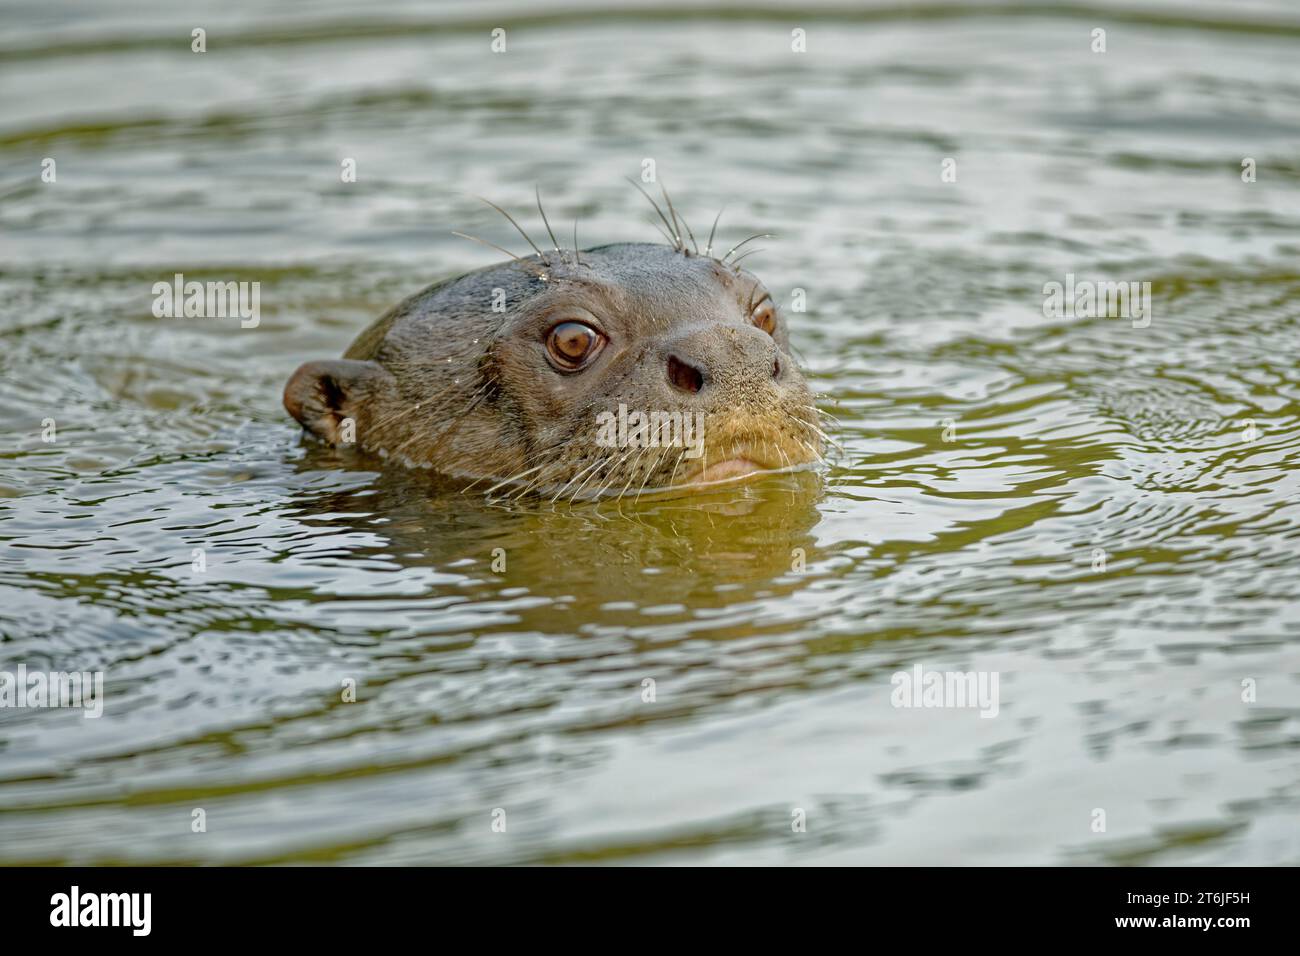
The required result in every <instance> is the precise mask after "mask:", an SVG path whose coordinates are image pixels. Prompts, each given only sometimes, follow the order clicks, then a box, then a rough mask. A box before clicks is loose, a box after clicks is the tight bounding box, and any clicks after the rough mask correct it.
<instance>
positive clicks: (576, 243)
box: [573, 217, 582, 265]
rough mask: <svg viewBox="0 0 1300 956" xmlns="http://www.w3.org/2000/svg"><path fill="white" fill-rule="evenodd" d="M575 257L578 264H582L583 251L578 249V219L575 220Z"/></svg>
mask: <svg viewBox="0 0 1300 956" xmlns="http://www.w3.org/2000/svg"><path fill="white" fill-rule="evenodd" d="M573 259H574V261H575V262H577V263H578V265H582V253H580V252H579V251H578V220H577V218H576V217H575V218H574V220H573Z"/></svg>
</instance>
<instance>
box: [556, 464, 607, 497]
mask: <svg viewBox="0 0 1300 956" xmlns="http://www.w3.org/2000/svg"><path fill="white" fill-rule="evenodd" d="M603 461H604V459H603V458H597V459H596V460H595V461H593V462H592V463H591V464H590V465H588V466H587V467H586V468H583V469H582V470H581V471H579V472H578V473H577V474H576V475H574V476H573V477H572V478H570V479H569V480H568V481H566V482H565V483H564V484H563V485H561V486H560V490H559V491H557V492H556V493H555V497H554V498H552V499H551V504H554V503H555V502H557V501H559V500H560V498H561V496H563V494H564V490H565V489H566V488H568V487H569V486H570V485H571V484H573V483H574V482H575V481H577V480H578V479H579V478H581V477H582V476H583V475H585V474H586V473H587V472H589V471H591V469H592V468H595V467H597V466H598V465H600V464H601V462H603Z"/></svg>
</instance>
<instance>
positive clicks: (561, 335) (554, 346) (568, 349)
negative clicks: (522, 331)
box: [546, 322, 605, 371]
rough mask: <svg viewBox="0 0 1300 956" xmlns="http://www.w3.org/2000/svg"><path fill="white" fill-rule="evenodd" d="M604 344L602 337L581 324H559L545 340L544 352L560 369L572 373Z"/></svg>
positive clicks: (589, 359)
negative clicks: (547, 353) (548, 354)
mask: <svg viewBox="0 0 1300 956" xmlns="http://www.w3.org/2000/svg"><path fill="white" fill-rule="evenodd" d="M604 342H605V338H604V336H602V335H601V334H600V333H599V332H597V331H596V330H595V329H593V328H592V327H591V326H590V325H586V324H584V323H582V322H561V323H560V324H559V325H557V326H556V327H555V328H553V329H551V332H550V335H548V336H547V338H546V350H547V351H548V352H549V353H550V354H551V358H552V359H553V360H554V361H555V362H556V364H558V365H559V366H560V367H561V368H563V369H567V370H569V371H573V370H576V369H579V368H582V366H584V365H586V364H587V363H588V362H590V361H591V360H592V359H593V358H595V357H596V353H597V352H599V351H600V347H601V345H603V344H604Z"/></svg>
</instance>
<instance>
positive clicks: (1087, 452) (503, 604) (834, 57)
mask: <svg viewBox="0 0 1300 956" xmlns="http://www.w3.org/2000/svg"><path fill="white" fill-rule="evenodd" d="M565 9H566V10H569V9H570V8H567V7H566V8H565ZM196 26H201V27H203V28H205V29H206V30H207V32H208V38H207V46H208V52H206V53H204V54H196V53H193V52H191V50H190V31H191V30H192V29H193V28H194V27H196ZM497 26H501V27H503V28H505V29H506V31H507V51H506V52H505V53H502V54H494V53H492V52H491V50H490V43H491V36H490V31H491V29H492V28H493V27H497ZM1098 27H1101V28H1104V29H1106V31H1107V37H1106V38H1107V49H1106V52H1105V53H1095V52H1093V51H1092V49H1091V44H1092V40H1091V32H1092V30H1093V29H1095V28H1098ZM795 28H803V29H805V30H806V31H807V43H808V51H807V52H806V53H803V54H795V53H792V51H791V30H792V29H795ZM1298 62H1300V15H1298V14H1297V13H1296V11H1294V9H1293V8H1292V6H1291V5H1290V4H1288V3H1284V2H1281V0H1279V2H1277V3H1250V4H1241V5H1233V7H1232V10H1231V11H1227V12H1224V11H1217V10H1216V8H1215V6H1214V5H1212V4H1199V3H1198V4H1191V5H1182V4H1172V3H1156V4H1150V5H1147V6H1143V7H1141V8H1140V10H1139V9H1138V8H1135V7H1133V6H1132V5H1127V4H1125V5H1115V6H1107V5H1099V6H1090V5H1088V4H1074V5H1070V6H1068V7H1060V6H1053V7H1049V6H1043V7H1038V6H1036V5H1033V4H1017V5H1014V6H1010V7H1001V8H999V7H998V6H997V5H989V6H981V5H979V4H971V5H961V6H958V5H953V6H946V5H926V6H924V7H909V6H907V5H901V6H896V5H890V6H879V7H868V8H865V9H864V8H862V7H861V5H854V6H852V7H849V6H845V7H837V6H835V5H830V6H825V7H819V8H818V9H817V10H816V11H812V12H807V11H804V12H801V11H800V10H799V7H798V5H791V6H790V7H769V8H762V9H755V8H753V6H752V5H748V4H747V5H743V6H740V7H736V8H730V9H729V8H727V7H725V6H718V7H700V6H699V5H690V6H688V7H685V8H683V9H682V10H680V11H676V12H674V11H672V10H671V9H669V10H665V9H664V8H663V7H662V5H654V7H653V8H652V9H650V10H648V11H647V12H646V13H645V14H643V15H637V14H635V13H633V12H623V13H620V14H618V15H614V14H610V13H608V12H598V11H596V10H594V9H593V10H592V11H589V12H581V11H579V12H551V11H548V10H545V9H543V10H542V11H541V12H538V8H537V6H536V5H534V4H528V5H523V6H521V7H519V8H517V10H516V12H515V13H511V8H510V7H508V6H504V7H503V6H485V5H482V4H468V5H463V6H462V5H449V6H446V7H443V8H438V9H435V10H433V11H431V10H429V9H428V8H424V7H421V6H416V5H414V4H412V5H410V6H403V5H400V4H399V5H396V6H394V7H392V8H391V9H390V8H386V9H385V10H384V11H382V12H373V13H372V12H369V11H366V12H364V13H363V12H360V11H359V9H358V8H356V7H355V5H353V4H345V3H342V2H330V0H322V2H313V3H295V4H284V5H282V6H281V5H269V6H268V5H266V4H258V3H253V2H251V0H240V2H237V3H222V4H216V3H213V4H211V5H206V6H205V5H195V6H192V7H188V8H187V7H185V6H183V5H177V4H164V3H161V2H156V0H140V2H136V3H131V4H122V5H116V4H115V5H103V4H94V3H89V2H86V3H76V2H69V0H49V2H41V3H35V2H31V3H19V4H11V5H10V6H9V8H8V9H7V12H6V13H5V16H4V27H3V32H2V33H0V76H2V77H3V80H2V82H0V169H3V180H0V335H3V345H4V348H3V350H0V437H2V444H0V495H3V497H0V542H3V545H2V549H0V670H9V671H12V670H13V669H14V668H15V667H16V666H18V665H19V664H23V665H25V666H26V667H27V668H29V669H47V670H49V669H53V670H85V671H96V670H100V671H103V672H104V675H105V698H104V716H103V717H101V718H99V719H86V718H84V717H83V716H81V714H80V713H78V712H76V711H73V710H62V709H45V710H34V709H24V710H16V709H0V862H3V863H37V862H46V863H53V862H67V863H127V862H135V863H177V862H182V863H183V862H203V863H283V862H289V863H572V862H588V861H594V862H604V863H849V862H853V863H888V864H899V863H970V864H1027V863H1047V864H1062V863H1064V864H1072V863H1086V864H1096V863H1100V864H1166V863H1185V862H1195V863H1210V864H1241V863H1245V864H1269V863H1290V864H1295V863H1298V862H1300V830H1298V829H1297V826H1296V819H1297V815H1296V814H1297V809H1298V804H1300V750H1298V749H1297V745H1298V743H1300V707H1298V706H1297V702H1298V701H1300V688H1298V687H1297V680H1298V678H1300V561H1298V560H1297V557H1298V555H1300V477H1298V474H1297V466H1296V462H1297V458H1298V456H1300V368H1298V367H1297V355H1300V268H1297V261H1298V260H1297V253H1300V159H1297V156H1298V155H1300V154H1298V153H1297V149H1298V147H1300V77H1298V76H1297V72H1296V64H1297V63H1298ZM950 157H951V158H954V159H955V160H956V164H957V165H956V171H957V175H956V181H955V182H944V181H943V179H942V177H941V171H942V163H943V160H944V159H945V158H950ZM1247 157H1249V158H1252V159H1254V160H1255V163H1256V168H1257V177H1256V181H1255V182H1251V183H1247V182H1243V179H1242V175H1241V174H1242V161H1243V159H1244V158H1247ZM45 158H52V159H54V160H55V161H56V164H57V166H56V168H57V178H56V181H55V182H53V183H45V182H42V181H41V164H42V160H43V159H45ZM347 158H351V159H355V160H356V165H357V171H358V180H357V182H355V183H347V184H345V183H342V182H341V181H340V164H341V163H342V161H343V160H344V159H347ZM647 158H651V159H653V160H654V161H655V165H656V169H657V172H658V175H659V178H660V179H661V180H662V181H663V182H665V183H666V184H667V185H668V187H669V188H670V190H672V192H673V198H674V200H675V202H676V203H677V206H678V208H679V209H680V210H681V211H683V212H684V213H685V215H686V216H687V217H688V219H689V220H690V221H691V223H692V225H693V226H694V227H695V229H696V231H697V232H699V231H701V227H702V226H703V227H707V225H708V223H709V222H710V221H711V220H712V218H713V216H714V214H715V213H716V212H717V210H718V208H719V207H721V206H723V205H725V206H726V212H725V213H724V215H723V219H722V224H721V226H720V229H721V231H722V234H723V239H724V240H728V239H729V240H730V242H735V241H737V240H738V239H740V238H743V237H744V236H747V235H749V234H751V233H755V232H772V233H775V234H776V236H777V238H776V239H774V240H771V241H769V242H766V243H764V244H763V245H764V246H765V249H766V251H765V252H763V253H762V254H760V255H755V256H752V257H750V258H749V259H747V260H746V263H745V264H746V266H748V267H750V268H752V269H753V271H754V272H755V273H756V274H757V275H758V276H759V277H761V278H762V279H763V281H764V282H765V283H766V284H767V286H768V287H769V288H770V289H772V291H773V293H774V295H775V297H776V298H777V299H778V301H779V302H780V303H781V304H782V305H783V306H785V307H786V312H785V317H786V320H787V321H788V322H789V323H790V326H791V329H792V337H793V340H794V342H795V344H796V346H797V349H798V352H799V354H800V357H801V360H802V362H803V364H804V366H805V369H806V372H807V374H808V377H809V380H810V382H811V383H812V385H813V387H814V388H815V389H816V391H817V392H818V395H819V404H820V405H821V408H822V409H823V410H824V411H825V412H826V413H828V415H831V416H834V419H835V423H834V426H833V432H834V435H835V437H836V439H837V440H838V441H839V442H840V443H842V445H843V446H844V452H843V454H842V455H839V456H837V457H835V458H833V460H832V461H831V462H830V463H829V465H828V466H827V467H826V468H825V469H824V470H823V471H822V472H820V473H817V474H798V475H785V476H777V477H771V478H768V479H764V480H760V481H757V482H753V483H748V484H739V485H729V486H723V487H721V488H720V489H719V490H717V491H715V492H713V493H710V494H708V495H702V496H695V497H689V498H676V499H667V500H662V499H658V500H649V499H646V500H642V501H639V502H632V501H624V502H621V503H617V504H616V503H613V502H606V503H601V504H591V503H588V504H577V505H572V506H569V505H563V504H561V505H554V506H553V505H551V504H549V503H546V502H543V503H540V504H539V503H528V502H520V503H513V502H505V501H493V500H485V499H484V498H483V497H482V496H481V495H476V494H473V493H470V494H459V493H456V492H447V491H446V490H443V489H439V488H437V487H436V486H434V485H432V484H431V483H430V481H429V480H428V478H427V476H423V475H415V474H410V473H406V472H402V471H400V470H397V471H387V472H380V471H378V470H374V469H370V468H367V467H366V466H365V465H364V464H359V463H357V462H356V461H355V460H352V459H350V458H348V457H346V456H344V455H338V454H335V453H331V452H326V451H322V450H320V449H318V448H309V447H307V446H306V445H305V444H304V443H303V442H302V441H301V439H300V436H299V432H298V429H297V428H296V426H294V425H293V423H292V422H291V421H290V420H289V419H288V418H287V416H286V415H285V414H284V412H283V409H282V408H281V407H280V390H281V388H282V386H283V384H284V381H285V379H286V378H287V376H288V375H289V374H290V372H292V371H293V369H294V368H295V367H296V366H297V365H298V364H299V363H300V362H302V361H304V360H306V359H309V358H326V357H336V356H338V355H339V354H340V353H341V352H342V351H343V349H344V348H345V347H346V346H347V344H348V343H349V342H350V341H351V339H352V337H353V336H354V335H355V333H356V332H357V331H358V330H359V329H361V328H362V327H363V326H364V325H365V324H366V323H367V322H368V321H369V320H370V319H371V318H373V317H374V316H375V315H377V314H378V313H380V312H381V311H383V310H384V309H385V308H387V307H388V306H389V305H391V304H392V303H393V302H395V301H397V300H398V299H400V298H402V297H404V296H405V295H407V294H410V293H411V292H414V291H416V290H417V289H419V288H421V287H423V286H425V285H427V284H429V283H430V282H432V281H434V280H436V279H439V278H442V277H444V276H447V275H451V274H455V273H457V272H459V271H464V270H468V269H471V268H476V267H478V266H481V265H485V264H487V263H489V262H491V261H493V257H494V254H493V253H491V252H490V251H488V250H485V249H483V248H481V247H478V246H475V245H473V244H471V243H467V242H464V241H462V240H459V239H457V238H455V237H453V236H452V235H451V234H450V233H451V230H453V229H455V230H461V231H468V232H471V233H474V234H477V235H480V236H483V237H485V238H487V239H490V240H491V241H494V242H500V243H504V244H507V245H510V244H512V243H513V244H514V245H515V246H518V245H520V243H519V241H518V238H517V236H512V233H511V231H510V229H509V227H508V225H506V224H505V223H504V222H503V221H501V220H500V219H499V218H496V217H494V216H493V215H492V214H490V212H488V211H486V210H485V209H484V207H483V206H482V205H481V204H480V203H479V202H478V201H477V200H476V199H474V198H473V197H474V196H475V195H484V196H487V197H489V198H491V199H493V200H494V201H496V202H499V203H502V204H504V205H506V206H507V208H510V209H512V210H514V211H516V213H518V214H520V215H521V217H524V216H526V219H525V222H526V224H527V225H528V226H529V227H530V228H533V229H535V231H537V232H540V228H538V226H539V223H538V222H537V220H536V217H535V216H527V210H528V205H529V203H530V201H531V197H532V191H533V187H534V184H540V186H541V188H542V190H543V193H544V195H545V196H546V197H547V199H548V210H549V211H550V212H551V214H552V216H553V218H554V219H555V220H558V221H561V222H563V223H564V224H565V225H564V233H565V234H566V235H567V229H568V225H569V224H570V223H571V221H572V220H573V219H574V218H575V217H576V218H578V219H579V220H580V225H579V231H580V238H581V240H582V242H583V243H584V244H587V245H596V244H599V243H604V242H616V241H626V240H636V241H653V240H654V239H655V236H656V233H655V232H654V230H653V228H652V226H651V225H650V222H651V220H650V218H649V215H648V212H649V211H648V207H646V206H645V204H644V200H642V199H641V197H640V196H638V195H637V194H636V192H635V191H634V190H633V189H632V188H631V187H629V186H628V185H627V184H626V183H625V182H624V181H623V177H625V176H633V177H635V176H638V175H639V174H640V172H641V170H642V163H643V160H645V159H647ZM177 272H181V273H184V274H185V276H186V278H189V279H199V280H222V281H228V280H248V281H258V282H260V283H261V321H260V324H259V325H258V326H257V327H256V328H248V329H243V328H240V326H239V323H238V321H237V320H232V319H225V320H223V319H158V318H155V317H154V316H153V315H152V313H151V305H152V301H153V293H152V286H153V284H154V283H155V282H157V281H160V280H164V281H169V280H170V279H171V277H172V276H173V275H174V274H175V273H177ZM1067 274H1073V275H1075V276H1077V277H1079V278H1084V279H1095V280H1117V281H1119V280H1122V281H1139V282H1141V281H1149V282H1150V283H1151V321H1150V323H1149V325H1146V326H1145V327H1138V326H1140V325H1141V323H1136V322H1131V321H1129V320H1127V319H1123V318H1118V317H1115V318H1109V317H1097V318H1089V317H1086V316H1082V317H1071V316H1058V317H1048V316H1046V315H1045V314H1044V295H1043V285H1044V283H1047V282H1052V281H1061V282H1064V281H1065V278H1066V276H1067ZM796 289H802V290H804V293H805V295H806V302H807V309H806V311H804V312H796V311H794V310H793V309H792V308H790V306H791V305H792V303H793V297H794V295H795V292H794V290H796ZM47 419H53V420H54V422H55V424H56V434H57V440H56V441H53V442H46V441H43V440H42V432H43V422H45V421H46V420H47ZM498 548H499V549H503V551H504V554H505V555H506V560H507V563H506V568H505V569H504V571H500V572H498V571H494V570H493V568H492V553H493V551H494V549H498ZM195 549H201V550H202V551H203V553H204V556H205V562H206V569H205V570H203V571H202V572H201V573H199V572H195V571H194V570H193V565H192V562H193V552H194V550H195ZM917 665H920V666H921V667H922V668H923V669H924V670H926V671H930V670H934V671H963V672H964V671H970V672H979V673H985V674H997V675H998V676H999V681H1000V683H999V687H1000V699H999V706H998V710H997V715H996V716H995V717H992V718H984V717H981V716H980V713H979V712H978V711H977V710H975V709H971V708H954V707H949V708H932V709H929V708H904V707H896V706H893V704H892V703H891V691H892V690H893V686H892V683H891V681H892V678H893V677H894V675H895V674H897V673H899V672H904V673H912V669H913V668H914V667H916V666H917ZM647 681H653V685H648V684H647V683H646V682H647ZM344 682H355V687H356V698H357V699H356V700H355V701H354V702H345V701H344V700H343V699H342V697H343V692H342V689H341V688H342V686H343V684H344ZM650 686H653V690H654V694H653V697H654V699H653V701H648V700H646V699H645V698H646V697H647V696H649V695H648V692H647V688H648V687H650ZM196 809H202V810H203V811H204V816H205V820H206V832H199V833H196V832H194V831H193V827H192V822H193V820H194V818H195V813H194V811H195V810H196ZM498 810H500V811H504V819H505V820H506V821H507V825H506V828H505V832H495V831H494V829H493V821H494V819H498V818H500V817H501V814H497V813H495V811H498ZM1098 810H1101V811H1104V815H1105V816H1104V819H1105V829H1104V831H1099V830H1098V829H1097V827H1096V821H1097V819H1098V815H1097V811H1098ZM801 815H802V819H803V821H804V823H805V826H804V829H803V831H802V832H799V831H798V830H797V828H796V826H794V824H795V823H797V822H798V820H799V819H800V816H801Z"/></svg>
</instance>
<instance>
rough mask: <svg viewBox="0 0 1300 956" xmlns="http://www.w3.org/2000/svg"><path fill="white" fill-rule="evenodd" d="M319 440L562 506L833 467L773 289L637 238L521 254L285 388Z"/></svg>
mask: <svg viewBox="0 0 1300 956" xmlns="http://www.w3.org/2000/svg"><path fill="white" fill-rule="evenodd" d="M284 404H285V408H286V409H288V411H289V412H290V414H292V415H293V416H294V418H296V419H297V420H298V421H299V422H301V423H302V425H303V426H304V427H305V428H307V429H308V430H309V431H310V432H312V433H313V434H314V435H316V436H317V437H318V438H320V439H322V440H324V441H326V442H330V443H332V444H336V445H346V444H352V443H355V444H356V445H357V446H359V447H360V448H361V449H363V450H365V451H367V452H370V453H374V454H379V455H382V456H385V457H388V458H394V459H397V460H399V461H402V462H404V463H406V464H410V465H416V466H420V467H427V468H432V469H434V470H435V471H437V472H440V473H442V474H444V475H447V476H449V477H451V478H454V479H463V480H466V481H470V482H482V481H485V482H488V483H489V484H491V485H493V486H498V487H506V486H509V487H511V488H516V489H518V490H519V491H520V492H521V493H534V494H540V495H547V496H553V497H555V498H560V497H565V498H584V497H595V496H599V495H602V494H620V493H623V494H626V493H630V492H636V493H640V492H642V491H649V490H659V489H663V488H668V487H679V486H692V485H698V484H702V483H710V482H714V481H720V480H725V479H729V478H735V477H740V476H744V475H748V474H754V473H757V472H761V471H765V470H771V469H780V468H789V467H794V466H798V465H804V464H808V463H810V462H814V461H817V460H819V459H820V457H821V451H822V441H821V436H822V432H821V429H820V427H819V425H818V415H817V411H816V407H815V406H814V404H813V396H812V392H811V391H810V389H809V388H808V385H807V383H806V382H805V381H804V378H803V376H802V375H801V374H800V372H799V370H798V368H797V367H796V365H795V362H794V360H793V359H792V358H791V357H790V354H789V338H788V332H787V329H786V328H785V324H784V322H783V321H782V320H781V318H780V316H779V315H778V314H777V311H776V308H775V305H774V303H773V302H772V299H771V297H770V296H769V295H768V293H767V291H766V289H764V288H763V286H762V284H761V283H760V282H759V281H758V280H757V279H756V278H754V276H752V275H751V274H750V273H749V272H747V271H745V270H743V269H740V268H739V267H737V266H735V265H727V264H724V263H723V262H720V261H719V260H717V259H715V258H711V257H709V256H702V255H690V254H687V253H686V252H685V251H684V250H682V249H680V248H674V247H672V246H667V245H657V244H645V243H626V244H619V245H610V246H601V247H597V248H594V249H586V250H583V251H582V252H581V253H578V252H576V251H566V252H559V251H556V252H553V253H548V254H546V255H544V256H542V255H538V256H532V257H529V258H528V259H516V260H512V261H510V262H507V263H503V264H500V265H495V266H489V267H487V268H484V269H479V270H477V271H475V272H471V273H468V274H466V275H463V276H460V277H459V278H456V279H451V280H448V281H446V282H441V283H438V284H436V285H433V286H430V287H429V288H427V289H424V290H423V291H421V292H419V293H417V294H415V295H414V296H412V297H410V298H408V299H406V300H405V301H404V302H401V303H400V304H398V305H397V306H396V307H394V308H393V309H391V310H389V311H388V312H387V313H385V314H384V315H383V316H381V317H380V318H379V319H377V320H376V321H375V322H374V323H373V324H372V325H371V326H370V327H369V328H367V329H366V330H365V331H364V332H362V333H361V335H360V336H358V337H357V340H356V341H355V342H353V344H352V346H351V347H350V348H349V349H348V350H347V352H346V353H345V354H344V357H343V358H342V359H340V360H334V361H319V362H308V363H307V364H305V365H303V366H302V367H301V368H299V369H298V370H297V372H295V373H294V375H293V376H292V378H290V380H289V383H288V385H287V386H286V387H285V392H284Z"/></svg>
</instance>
